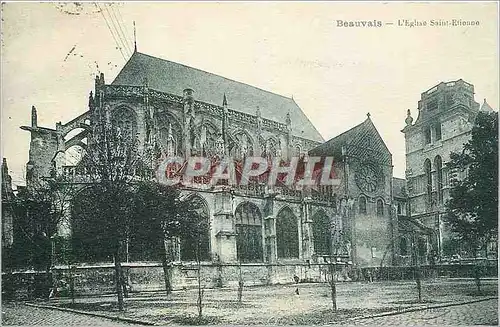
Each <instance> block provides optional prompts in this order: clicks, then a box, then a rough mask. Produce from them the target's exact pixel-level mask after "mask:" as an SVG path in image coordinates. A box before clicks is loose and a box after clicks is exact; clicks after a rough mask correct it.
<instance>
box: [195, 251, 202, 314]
mask: <svg viewBox="0 0 500 327" xmlns="http://www.w3.org/2000/svg"><path fill="white" fill-rule="evenodd" d="M196 262H197V263H198V319H201V317H202V314H203V290H202V288H201V261H200V244H199V243H198V245H197V246H196Z"/></svg>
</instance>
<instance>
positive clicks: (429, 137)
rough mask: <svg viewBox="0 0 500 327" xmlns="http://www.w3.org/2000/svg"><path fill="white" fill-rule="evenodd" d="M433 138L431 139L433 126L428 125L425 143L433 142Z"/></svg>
mask: <svg viewBox="0 0 500 327" xmlns="http://www.w3.org/2000/svg"><path fill="white" fill-rule="evenodd" d="M431 142H432V139H431V128H430V127H427V128H426V129H425V144H431Z"/></svg>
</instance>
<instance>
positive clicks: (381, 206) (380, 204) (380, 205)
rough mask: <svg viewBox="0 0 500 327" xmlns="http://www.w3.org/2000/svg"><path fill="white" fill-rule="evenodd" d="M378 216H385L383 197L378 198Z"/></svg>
mask: <svg viewBox="0 0 500 327" xmlns="http://www.w3.org/2000/svg"><path fill="white" fill-rule="evenodd" d="M377 216H379V217H383V216H384V201H382V199H378V200H377Z"/></svg>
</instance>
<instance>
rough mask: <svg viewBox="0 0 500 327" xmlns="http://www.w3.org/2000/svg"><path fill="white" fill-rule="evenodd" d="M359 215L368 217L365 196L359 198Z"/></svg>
mask: <svg viewBox="0 0 500 327" xmlns="http://www.w3.org/2000/svg"><path fill="white" fill-rule="evenodd" d="M359 213H360V214H363V215H366V198H365V197H364V196H360V197H359Z"/></svg>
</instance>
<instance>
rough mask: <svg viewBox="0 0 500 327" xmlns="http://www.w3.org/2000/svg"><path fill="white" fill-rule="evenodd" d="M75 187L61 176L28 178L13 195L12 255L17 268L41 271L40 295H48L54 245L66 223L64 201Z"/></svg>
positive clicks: (66, 211)
mask: <svg viewBox="0 0 500 327" xmlns="http://www.w3.org/2000/svg"><path fill="white" fill-rule="evenodd" d="M74 192H75V186H74V184H72V183H71V182H70V180H69V179H67V178H66V177H64V176H58V177H56V176H52V177H46V178H41V179H34V180H32V181H30V183H29V184H28V186H27V187H24V188H21V189H20V190H19V192H18V194H17V196H16V198H15V203H14V211H15V219H16V221H15V234H16V238H15V239H14V244H13V248H12V253H11V255H12V257H13V260H15V262H14V265H15V266H17V267H22V266H24V267H26V266H30V267H33V268H34V269H35V270H42V271H45V272H46V274H45V280H44V281H43V284H40V286H41V288H37V290H36V291H37V292H38V293H39V294H38V295H39V296H41V297H47V296H49V288H50V287H51V284H52V281H51V279H52V275H51V272H50V270H51V268H52V267H53V266H54V264H55V261H56V258H55V256H54V254H55V252H56V251H55V250H56V249H55V246H56V242H57V241H59V242H60V241H61V239H63V238H62V237H60V236H58V232H59V229H60V228H61V227H64V225H65V224H67V223H68V221H67V219H66V218H67V217H68V216H69V208H68V205H67V204H68V201H69V200H70V199H71V198H72V196H73V194H74Z"/></svg>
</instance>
